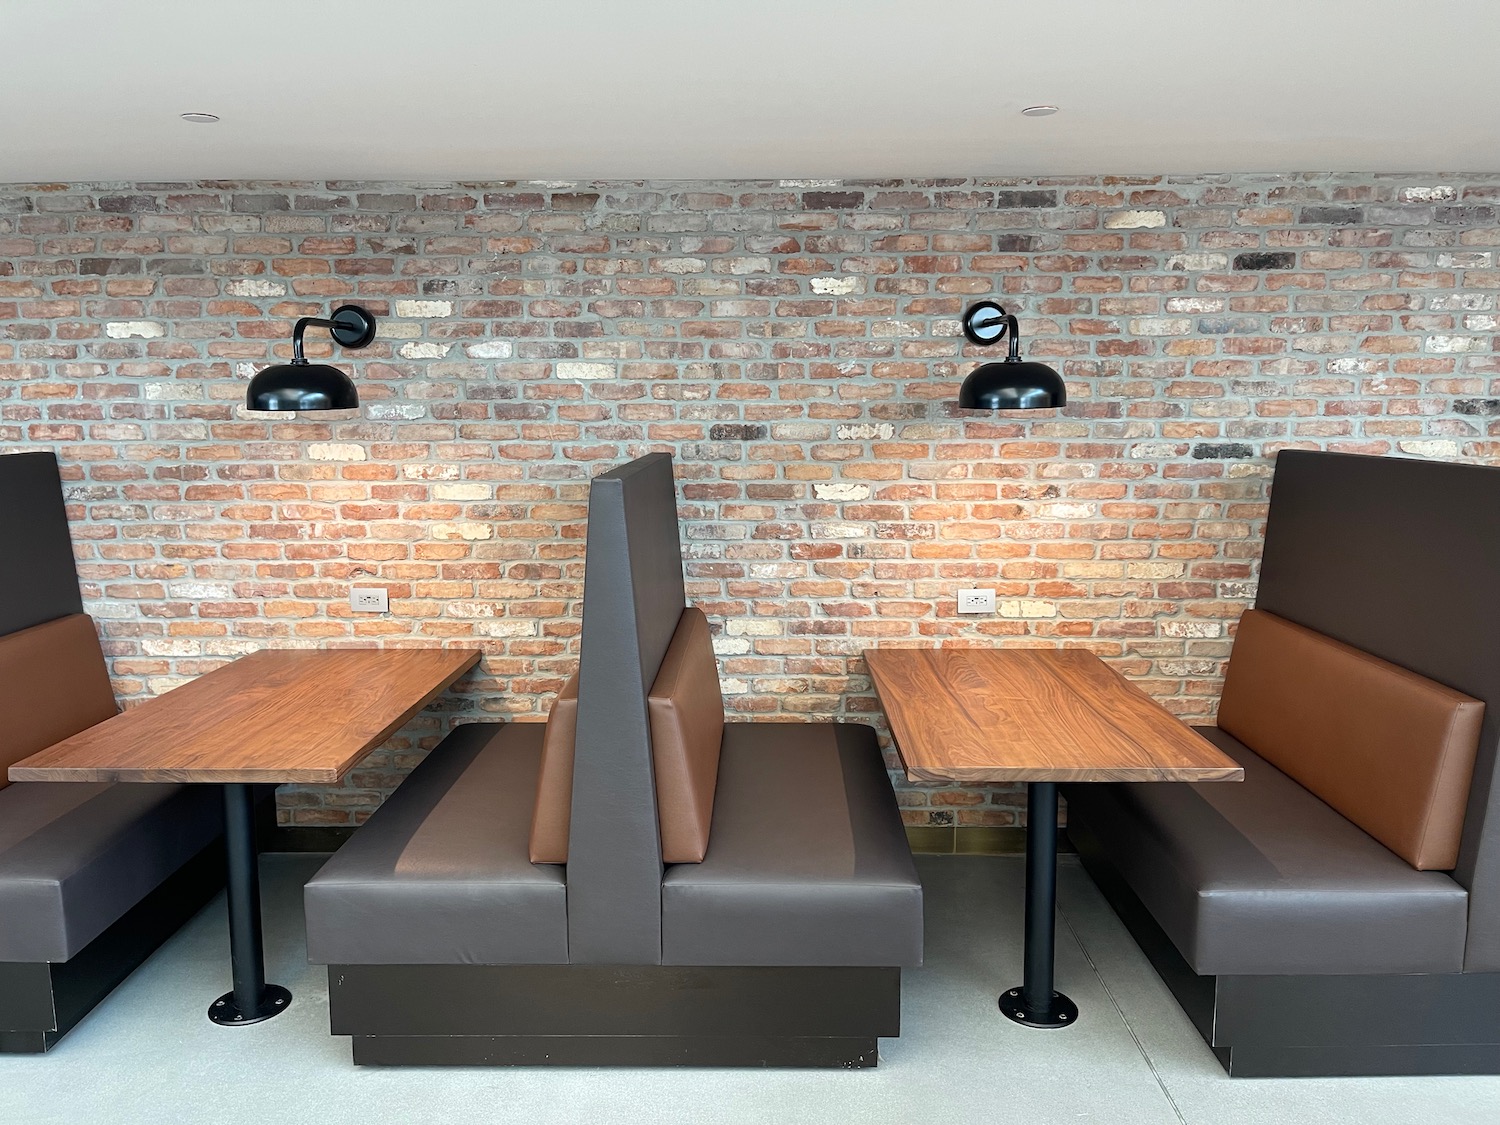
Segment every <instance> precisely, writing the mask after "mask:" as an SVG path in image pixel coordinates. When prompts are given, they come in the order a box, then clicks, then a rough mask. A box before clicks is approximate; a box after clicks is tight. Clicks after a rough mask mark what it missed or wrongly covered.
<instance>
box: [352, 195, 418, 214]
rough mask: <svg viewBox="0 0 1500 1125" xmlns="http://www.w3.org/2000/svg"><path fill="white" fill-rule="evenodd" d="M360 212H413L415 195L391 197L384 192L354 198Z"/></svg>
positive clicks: (415, 205)
mask: <svg viewBox="0 0 1500 1125" xmlns="http://www.w3.org/2000/svg"><path fill="white" fill-rule="evenodd" d="M354 201H355V202H356V203H357V204H359V209H360V210H361V211H415V210H416V209H417V197H416V196H415V195H392V194H388V193H385V192H369V193H366V194H362V195H357V196H355V197H354Z"/></svg>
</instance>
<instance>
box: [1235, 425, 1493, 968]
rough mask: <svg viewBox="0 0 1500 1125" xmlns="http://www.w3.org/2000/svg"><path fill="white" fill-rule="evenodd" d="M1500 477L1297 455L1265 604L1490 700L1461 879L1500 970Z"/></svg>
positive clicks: (1282, 482)
mask: <svg viewBox="0 0 1500 1125" xmlns="http://www.w3.org/2000/svg"><path fill="white" fill-rule="evenodd" d="M1497 590H1500V469H1491V468H1482V467H1478V466H1472V465H1451V464H1443V463H1440V462H1431V461H1413V460H1405V459H1401V458H1387V457H1363V456H1354V455H1350V454H1340V453H1312V452H1305V451H1301V450H1284V451H1283V452H1282V453H1281V454H1280V455H1279V456H1278V457H1277V460H1276V477H1275V483H1274V487H1273V489H1272V495H1271V509H1270V516H1269V520H1268V523H1267V527H1266V541H1265V555H1264V559H1263V561H1262V563H1261V575H1260V586H1259V590H1258V592H1257V594H1256V600H1255V604H1256V606H1257V607H1258V608H1260V609H1264V610H1267V611H1269V612H1271V613H1274V614H1277V615H1278V616H1281V617H1285V618H1288V619H1289V620H1292V621H1296V622H1298V623H1300V624H1302V625H1306V626H1307V627H1308V628H1311V629H1316V630H1317V631H1318V632H1320V633H1326V634H1327V635H1328V636H1330V637H1334V638H1336V639H1338V640H1341V641H1344V642H1345V643H1347V644H1351V645H1354V646H1355V647H1356V648H1360V649H1363V650H1365V651H1366V652H1370V653H1373V654H1375V655H1376V656H1379V657H1383V658H1384V659H1386V660H1389V661H1391V662H1392V663H1394V664H1399V665H1401V666H1402V667H1405V668H1409V669H1411V670H1412V671H1414V672H1418V673H1420V674H1421V675H1423V676H1427V677H1428V678H1429V679H1433V680H1437V681H1438V682H1439V683H1444V684H1447V685H1449V686H1450V687H1454V688H1457V689H1458V690H1459V691H1462V692H1465V693H1466V694H1468V695H1472V696H1474V697H1475V698H1477V699H1482V700H1484V701H1485V704H1486V706H1485V719H1484V729H1483V731H1482V733H1481V735H1480V740H1479V756H1478V760H1477V762H1476V763H1475V767H1474V782H1473V787H1472V788H1471V790H1470V793H1469V804H1468V810H1467V813H1466V817H1465V821H1464V834H1463V844H1462V847H1461V849H1460V852H1459V861H1458V868H1457V869H1456V870H1455V871H1454V873H1453V877H1454V878H1455V879H1456V880H1458V882H1460V883H1462V884H1463V885H1464V886H1465V887H1467V888H1468V890H1469V930H1468V942H1467V945H1466V947H1465V955H1464V968H1465V970H1466V971H1469V972H1476V971H1492V970H1497V969H1500V786H1497V785H1496V784H1495V780H1496V778H1495V773H1496V756H1497V749H1500V598H1497V596H1496V591H1497Z"/></svg>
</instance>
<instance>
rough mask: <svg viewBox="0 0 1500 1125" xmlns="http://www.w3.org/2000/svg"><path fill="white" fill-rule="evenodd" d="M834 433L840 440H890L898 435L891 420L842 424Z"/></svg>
mask: <svg viewBox="0 0 1500 1125" xmlns="http://www.w3.org/2000/svg"><path fill="white" fill-rule="evenodd" d="M834 433H835V434H836V435H837V436H838V439H839V440H840V441H890V439H891V438H893V437H895V436H896V427H895V426H893V425H892V424H891V423H890V422H859V423H855V424H853V425H848V426H840V427H838V429H837V430H835V431H834Z"/></svg>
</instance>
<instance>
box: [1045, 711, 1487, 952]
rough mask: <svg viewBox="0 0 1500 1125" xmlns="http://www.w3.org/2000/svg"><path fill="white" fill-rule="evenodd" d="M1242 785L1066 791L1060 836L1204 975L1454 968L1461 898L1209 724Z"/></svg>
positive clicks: (1440, 876) (1435, 874) (1462, 916)
mask: <svg viewBox="0 0 1500 1125" xmlns="http://www.w3.org/2000/svg"><path fill="white" fill-rule="evenodd" d="M1199 731H1200V733H1201V734H1203V735H1204V736H1205V737H1207V738H1208V739H1209V740H1210V741H1212V742H1213V743H1214V744H1215V745H1217V746H1219V747H1220V748H1221V749H1222V750H1224V751H1225V753H1227V754H1229V755H1230V757H1232V758H1234V759H1235V760H1236V761H1237V762H1239V763H1240V764H1241V765H1242V766H1244V767H1245V780H1244V781H1243V782H1241V783H1238V784H1236V783H1232V782H1215V783H1199V784H1172V783H1169V784H1157V783H1150V784H1144V783H1136V784H1129V783H1116V784H1092V785H1070V786H1068V787H1067V789H1066V794H1067V799H1068V823H1069V831H1070V832H1071V833H1073V834H1074V836H1075V837H1076V838H1077V839H1078V842H1079V849H1080V851H1084V852H1085V854H1086V855H1087V854H1088V853H1089V851H1090V850H1095V851H1096V852H1097V853H1098V854H1100V855H1102V856H1103V857H1104V861H1105V862H1107V863H1108V864H1110V865H1112V866H1113V867H1114V868H1115V870H1116V872H1117V873H1118V874H1120V875H1121V876H1122V877H1123V878H1124V879H1125V881H1126V882H1127V883H1128V884H1129V885H1130V887H1131V889H1132V890H1133V891H1134V892H1135V894H1136V896H1137V897H1138V898H1140V900H1141V901H1142V903H1144V904H1145V906H1146V907H1147V909H1149V910H1150V911H1151V913H1152V914H1153V916H1154V917H1155V918H1156V921H1157V923H1158V924H1159V925H1160V926H1161V927H1162V929H1163V930H1165V931H1166V933H1167V936H1168V937H1170V938H1171V939H1172V941H1173V943H1174V944H1175V945H1176V946H1177V949H1178V951H1179V952H1180V953H1181V954H1182V955H1183V957H1184V958H1185V959H1186V960H1187V962H1188V964H1190V965H1191V966H1192V968H1193V970H1194V971H1195V972H1197V973H1199V974H1204V975H1236V974H1244V975H1261V974H1355V973H1456V972H1458V971H1459V970H1460V969H1461V967H1462V965H1463V956H1464V940H1465V936H1466V930H1467V914H1468V894H1467V892H1466V891H1465V890H1464V888H1463V887H1462V886H1460V885H1459V884H1458V883H1456V882H1455V881H1454V880H1453V879H1451V878H1450V877H1449V876H1448V875H1447V874H1446V873H1444V872H1440V871H1417V870H1414V869H1413V868H1412V867H1410V866H1409V865H1408V864H1407V863H1406V862H1405V861H1404V860H1402V859H1401V858H1400V857H1398V856H1397V855H1395V854H1394V853H1393V852H1391V851H1389V850H1387V849H1386V848H1385V847H1383V846H1382V845H1381V844H1380V843H1378V842H1377V841H1376V840H1374V839H1373V838H1372V837H1370V836H1368V835H1366V834H1365V833H1364V832H1363V831H1362V830H1361V829H1359V828H1358V827H1357V826H1355V825H1354V824H1353V823H1351V822H1350V821H1348V820H1346V819H1345V818H1344V817H1342V816H1341V815H1339V814H1338V813H1337V812H1335V811H1334V810H1333V809H1332V808H1330V807H1329V806H1328V805H1326V804H1324V803H1323V802H1322V801H1321V800H1319V799H1318V798H1317V797H1315V796H1314V795H1313V794H1312V793H1310V792H1308V791H1307V790H1306V789H1304V788H1302V786H1300V785H1298V784H1297V783H1296V782H1295V781H1293V780H1292V779H1291V778H1289V777H1287V776H1286V775H1285V774H1284V773H1282V772H1281V771H1280V770H1278V769H1276V768H1275V767H1274V766H1272V765H1270V764H1269V763H1268V762H1266V761H1264V760H1263V759H1261V758H1260V757H1258V756H1257V755H1256V754H1255V753H1254V752H1252V751H1251V750H1250V749H1249V748H1248V747H1246V746H1245V745H1244V744H1242V743H1240V742H1238V741H1236V740H1235V739H1234V738H1232V737H1230V736H1229V735H1228V734H1225V733H1224V732H1223V731H1221V730H1219V729H1218V728H1216V727H1202V728H1199Z"/></svg>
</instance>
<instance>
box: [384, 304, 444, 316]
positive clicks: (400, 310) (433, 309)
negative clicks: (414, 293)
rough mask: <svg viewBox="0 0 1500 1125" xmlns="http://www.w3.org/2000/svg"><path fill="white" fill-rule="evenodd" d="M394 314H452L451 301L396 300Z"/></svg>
mask: <svg viewBox="0 0 1500 1125" xmlns="http://www.w3.org/2000/svg"><path fill="white" fill-rule="evenodd" d="M396 315H397V316H408V317H434V316H452V315H453V302H452V301H397V302H396Z"/></svg>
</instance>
